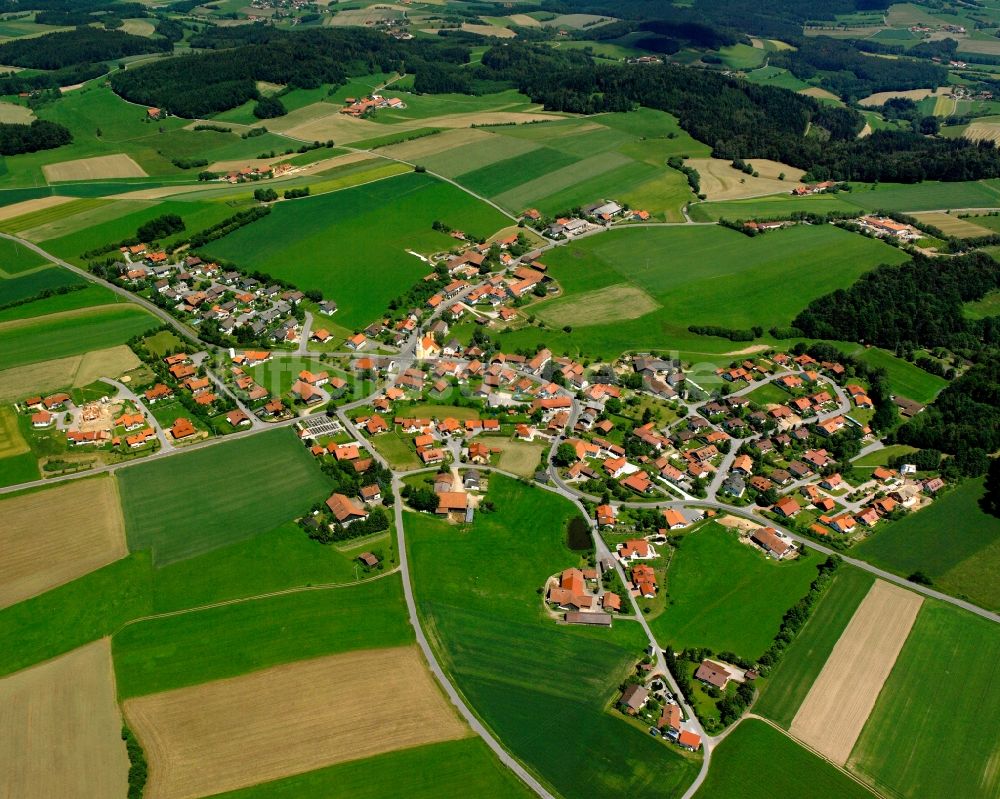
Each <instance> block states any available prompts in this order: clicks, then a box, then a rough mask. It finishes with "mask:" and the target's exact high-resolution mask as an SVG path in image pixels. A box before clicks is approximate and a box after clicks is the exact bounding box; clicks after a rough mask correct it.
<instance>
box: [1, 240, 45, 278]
mask: <svg viewBox="0 0 1000 799" xmlns="http://www.w3.org/2000/svg"><path fill="white" fill-rule="evenodd" d="M47 263H48V261H46V260H45V259H44V258H42V256H40V255H39V254H38V253H36V252H34V251H33V250H29V249H28V248H27V247H25V246H24V245H23V244H21V243H20V242H16V241H11V240H10V239H0V272H3V273H5V274H6V275H7V276H13V275H16V274H18V273H20V272H26V271H28V270H29V269H34V268H35V267H38V266H42V265H43V264H47ZM0 277H3V275H2V274H0ZM0 285H2V284H0Z"/></svg>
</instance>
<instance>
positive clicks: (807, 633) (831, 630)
mask: <svg viewBox="0 0 1000 799" xmlns="http://www.w3.org/2000/svg"><path fill="white" fill-rule="evenodd" d="M874 582H875V578H874V577H873V576H872V575H871V574H869V573H868V572H865V571H861V569H854V568H851V567H850V566H841V568H840V569H839V571H838V572H837V575H836V577H834V580H833V582H832V583H831V584H830V587H829V588H828V589H827V592H826V594H824V595H823V598H822V599H821V600H820V601H819V603H818V604H817V605H816V607H815V608H814V610H813V614H812V616H811V617H810V619H809V621H808V622H806V625H805V627H803V628H802V630H801V631H800V632H799V634H798V635H797V636H796V638H795V640H794V641H792V643H791V644H790V645H789V646H788V648H787V649H786V650H785V654H784V656H783V657H782V659H781V661H780V662H779V663H778V665H777V666H776V667H775V668H774V669H772V671H771V673H770V675H768V678H767V682H766V684H765V685H764V687H763V688H762V689H761V692H760V696H759V698H758V699H757V701H756V703H755V704H754V706H753V711H754V713H759V714H760V715H761V716H766V717H767V718H769V719H771V720H772V721H775V722H777V723H778V724H780V725H781V726H782V727H785V728H787V727H788V726H789V725H790V724H791V723H792V719H793V718H794V717H795V714H796V712H797V711H798V709H799V705H801V704H802V700H803V699H805V697H806V694H807V693H809V689H810V688H811V687H812V684H813V682H815V680H816V677H817V676H819V673H820V671H821V670H822V668H823V665H824V664H825V663H826V659H827V658H828V657H829V656H830V652H832V651H833V647H834V645H835V644H836V643H837V640H838V639H839V638H840V634H841V633H842V632H843V631H844V628H845V627H846V626H847V623H848V622H849V621H850V620H851V616H853V615H854V611H855V610H857V607H858V605H860V604H861V600H862V599H864V598H865V594H867V593H868V589H869V588H871V586H872V583H874Z"/></svg>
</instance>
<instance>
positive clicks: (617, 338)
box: [502, 226, 906, 358]
mask: <svg viewBox="0 0 1000 799" xmlns="http://www.w3.org/2000/svg"><path fill="white" fill-rule="evenodd" d="M905 257H906V256H905V255H904V254H902V253H900V252H899V251H898V250H895V249H893V248H890V247H889V246H888V245H885V244H882V243H881V242H877V241H873V240H870V239H865V238H862V237H860V236H854V235H851V234H850V233H847V232H845V231H841V230H839V229H837V228H834V227H832V226H824V227H805V226H802V227H795V228H791V229H788V230H782V231H776V232H775V233H769V234H767V235H765V236H758V237H755V238H752V239H751V238H748V237H746V236H744V235H742V234H740V233H737V232H735V231H731V230H728V229H726V228H722V227H686V228H679V227H678V228H633V229H624V230H619V231H612V232H610V233H605V234H603V235H601V236H594V237H591V238H589V239H584V240H581V241H579V242H575V243H571V244H569V245H568V246H565V247H559V248H557V249H556V250H554V251H552V252H551V253H548V254H547V255H546V262H547V263H548V265H549V274H550V275H552V276H553V277H554V278H555V279H556V280H558V281H559V283H560V285H561V286H562V288H563V295H562V296H561V297H558V298H556V299H554V300H551V301H547V302H545V303H544V305H543V306H540V309H541V308H544V310H543V311H542V313H543V314H545V315H546V317H547V318H549V319H553V318H559V317H557V316H556V314H561V313H562V312H563V309H564V308H565V307H566V306H569V307H570V308H572V305H573V303H574V302H576V301H577V300H578V299H579V298H580V297H581V296H588V295H590V294H591V293H592V292H596V291H598V290H605V291H606V290H608V289H609V288H615V289H621V288H634V289H638V290H640V291H643V292H644V293H645V294H647V295H648V296H650V297H652V298H653V299H654V300H655V301H656V302H657V303H659V305H660V308H659V309H658V310H656V311H653V312H652V313H648V314H645V315H644V316H640V317H638V318H635V319H629V318H628V313H629V312H628V310H627V309H624V308H623V309H622V310H621V312H620V315H619V316H618V317H617V318H616V319H615V321H613V322H610V323H605V324H592V325H583V324H580V325H579V326H574V327H573V329H572V332H571V333H565V332H564V331H562V330H559V329H548V330H545V331H544V332H542V331H539V330H538V329H537V328H532V327H527V328H524V329H522V330H519V331H516V332H511V333H505V334H503V337H502V340H503V343H504V346H506V347H508V348H517V347H521V346H525V347H528V348H530V347H531V345H533V344H534V343H535V342H536V341H539V340H544V341H546V342H547V343H548V346H549V347H550V348H552V349H553V350H554V351H560V352H561V351H563V350H568V351H570V352H578V351H583V352H586V353H588V354H589V355H592V356H598V357H612V356H617V355H618V354H620V353H621V352H622V351H624V350H626V349H629V350H640V349H645V348H653V349H661V350H662V349H670V348H677V349H679V350H682V351H685V352H688V353H691V354H692V355H693V357H694V358H698V357H699V356H698V355H697V354H695V353H725V352H729V351H731V350H738V349H740V348H741V345H736V344H734V343H733V342H731V341H729V340H727V339H721V338H716V337H710V336H699V335H695V334H693V333H690V332H689V331H688V329H687V328H688V325H692V324H695V325H698V324H706V325H713V324H714V325H722V326H725V327H735V328H748V327H751V326H753V325H760V326H762V327H763V328H764V329H765V330H766V329H767V328H769V327H771V326H772V325H775V324H777V325H781V324H787V323H788V322H790V321H791V319H792V318H794V316H795V315H796V313H798V311H799V310H801V309H802V308H803V307H804V306H805V305H806V304H807V303H808V302H809V301H810V300H811V299H813V298H815V297H817V296H820V295H822V294H825V293H827V292H829V291H833V290H834V289H837V288H842V287H845V286H848V285H850V284H851V283H853V282H854V281H855V280H856V279H857V278H858V277H859V276H860V275H861V274H862V273H864V272H866V271H868V270H869V269H871V268H872V267H874V266H876V265H878V264H879V263H899V262H900V261H902V260H904V259H905ZM793 276H794V278H793ZM790 279H794V281H795V283H796V290H795V291H784V290H782V287H783V286H784V285H785V284H786V283H787V281H788V280H790ZM616 307H617V306H616ZM571 312H572V311H571Z"/></svg>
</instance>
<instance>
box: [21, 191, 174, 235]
mask: <svg viewBox="0 0 1000 799" xmlns="http://www.w3.org/2000/svg"><path fill="white" fill-rule="evenodd" d="M84 202H89V201H86V200H84ZM154 204H155V203H154V202H152V201H149V200H147V201H141V200H117V201H111V202H102V203H100V204H99V205H96V206H92V207H90V208H85V209H84V210H82V211H80V212H79V213H75V214H70V215H62V216H60V218H59V219H55V220H51V221H49V222H46V223H42V224H39V225H36V226H34V227H30V228H27V229H24V230H22V231H20V233H19V235H20V236H21V238H25V239H28V241H34V242H41V241H49V240H50V239H57V238H61V237H62V236H68V235H69V234H71V233H76V232H77V231H78V230H82V229H83V228H89V227H94V226H97V225H102V224H104V223H105V222H111V221H112V220H115V219H119V218H121V217H123V216H128V215H129V214H132V213H134V212H136V211H141V210H142V209H144V208H149V207H152V206H153V205H154ZM136 227H138V226H136ZM132 233H133V235H134V233H135V231H134V230H133V231H132Z"/></svg>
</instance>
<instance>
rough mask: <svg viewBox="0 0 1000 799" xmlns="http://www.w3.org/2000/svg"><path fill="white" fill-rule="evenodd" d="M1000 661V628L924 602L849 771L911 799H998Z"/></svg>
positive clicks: (964, 613) (971, 616)
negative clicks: (956, 798)
mask: <svg viewBox="0 0 1000 799" xmlns="http://www.w3.org/2000/svg"><path fill="white" fill-rule="evenodd" d="M998 661H1000V633H998V630H997V626H996V624H994V623H993V622H990V621H987V620H986V619H981V618H978V617H976V616H973V615H972V614H971V613H967V612H966V611H964V610H961V609H959V608H954V607H951V606H949V605H945V604H943V603H941V602H936V601H934V600H928V601H927V602H925V603H924V607H923V609H922V610H921V611H920V615H919V616H918V617H917V621H916V623H915V624H914V625H913V630H912V631H911V632H910V636H909V638H907V640H906V644H905V645H904V646H903V649H902V651H901V652H900V654H899V658H898V659H897V660H896V665H895V667H894V668H893V670H892V673H891V674H890V675H889V679H888V680H886V683H885V686H884V687H883V689H882V692H881V693H880V694H879V698H878V702H877V703H876V704H875V708H874V710H873V711H872V714H871V717H870V718H869V720H868V724H867V725H866V726H865V728H864V730H863V732H862V733H861V737H860V738H859V739H858V742H857V745H856V746H855V747H854V750H853V752H852V753H851V758H850V760H849V761H848V767H849V768H851V769H852V770H854V771H857V772H858V773H859V774H862V775H864V776H865V777H866V778H868V779H870V780H872V781H873V783H874V784H875V786H876V787H877V788H879V789H880V790H881V791H883V792H884V793H886V794H888V795H891V796H899V797H906V799H918V797H925V796H962V797H983V799H986V797H992V796H996V795H997V793H998V792H1000V771H998V770H997V763H998V762H1000V739H998V737H997V736H996V735H994V734H991V733H990V732H989V730H990V729H991V728H992V729H994V730H995V725H992V722H991V721H990V719H996V718H997V717H998V716H1000V695H998V693H997V690H996V684H997V663H998Z"/></svg>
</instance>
